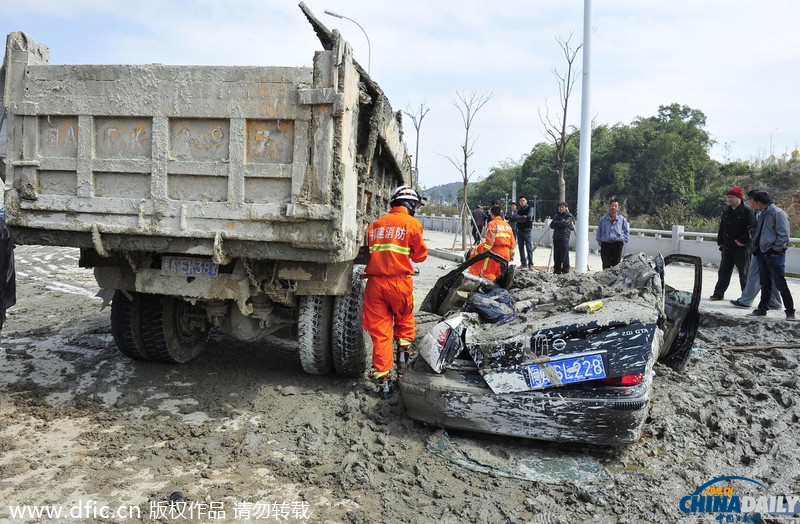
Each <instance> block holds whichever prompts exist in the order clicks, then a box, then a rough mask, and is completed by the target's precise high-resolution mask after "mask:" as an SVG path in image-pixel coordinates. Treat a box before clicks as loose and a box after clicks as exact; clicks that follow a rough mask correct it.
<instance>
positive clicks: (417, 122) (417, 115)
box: [403, 101, 430, 189]
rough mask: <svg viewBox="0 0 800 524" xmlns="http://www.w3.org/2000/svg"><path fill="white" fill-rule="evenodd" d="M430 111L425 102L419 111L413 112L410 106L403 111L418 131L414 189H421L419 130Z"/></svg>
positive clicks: (412, 183) (413, 176)
mask: <svg viewBox="0 0 800 524" xmlns="http://www.w3.org/2000/svg"><path fill="white" fill-rule="evenodd" d="M428 111H430V108H429V107H427V106H426V105H425V102H424V101H423V102H422V103H421V104H420V105H419V111H413V112H412V111H411V107H410V106H407V107H406V110H405V111H403V112H404V113H405V114H407V115H408V116H409V117H411V121H412V122H414V129H416V130H417V145H416V148H415V150H414V173H413V175H412V180H411V187H413V188H414V189H419V128H420V126H421V125H422V119H423V118H425V115H427V114H428Z"/></svg>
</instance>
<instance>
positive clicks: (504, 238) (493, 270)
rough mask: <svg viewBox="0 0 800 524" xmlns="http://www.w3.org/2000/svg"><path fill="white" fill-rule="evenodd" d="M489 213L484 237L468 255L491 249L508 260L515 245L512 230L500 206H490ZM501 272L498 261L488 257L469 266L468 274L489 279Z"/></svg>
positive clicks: (494, 277)
mask: <svg viewBox="0 0 800 524" xmlns="http://www.w3.org/2000/svg"><path fill="white" fill-rule="evenodd" d="M489 215H490V216H491V217H492V220H491V221H490V222H489V223H488V224H487V225H486V238H485V239H483V242H481V243H480V244H478V246H477V247H476V248H475V249H473V250H472V252H471V253H470V255H469V256H470V257H474V256H476V255H480V254H481V253H484V252H486V251H492V252H493V253H497V254H498V255H500V256H501V257H503V258H505V259H506V260H509V261H510V260H511V257H512V254H513V253H514V248H515V247H516V242H514V231H513V230H512V229H511V226H510V225H509V224H508V222H506V221H505V220H503V210H502V209H501V208H500V206H492V208H491V209H490V210H489ZM501 272H502V268H501V267H500V263H499V262H497V261H495V260H492V259H490V258H484V259H483V260H479V261H478V262H475V263H474V264H472V265H471V266H470V267H469V273H470V274H472V275H475V276H479V277H483V278H486V279H489V280H495V279H496V278H497V277H499V276H500V273H501Z"/></svg>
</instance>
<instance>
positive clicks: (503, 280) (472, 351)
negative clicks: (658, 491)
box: [399, 253, 702, 446]
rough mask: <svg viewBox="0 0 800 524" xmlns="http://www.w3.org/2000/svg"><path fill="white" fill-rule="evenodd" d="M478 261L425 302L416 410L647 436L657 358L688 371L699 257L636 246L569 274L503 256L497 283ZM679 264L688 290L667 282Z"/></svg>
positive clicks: (529, 428)
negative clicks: (652, 252) (601, 265)
mask: <svg viewBox="0 0 800 524" xmlns="http://www.w3.org/2000/svg"><path fill="white" fill-rule="evenodd" d="M492 255H493V254H486V253H485V254H483V256H492ZM498 258H499V257H498ZM476 260H477V259H476V258H473V259H471V260H468V261H466V262H465V263H463V264H462V265H460V266H459V267H457V268H456V269H455V270H453V271H451V272H450V273H448V274H447V275H445V276H443V277H442V278H441V279H439V281H438V282H437V283H436V285H435V286H434V287H433V288H432V289H431V291H430V292H429V293H428V295H427V296H426V298H425V300H424V301H423V303H422V304H421V306H420V313H419V315H418V336H417V339H416V340H415V342H414V349H415V351H413V353H412V354H413V355H414V357H413V358H412V360H411V362H410V363H409V365H408V367H407V369H406V370H405V371H404V373H403V374H402V376H401V378H400V379H399V385H400V391H401V395H402V399H403V403H404V404H405V407H406V410H407V413H408V415H409V416H410V417H411V418H413V419H416V420H418V421H420V422H423V423H426V424H430V425H434V426H438V427H444V428H453V429H460V430H468V431H475V432H482V433H492V434H499V435H509V436H515V437H525V438H532V439H540V440H548V441H558V442H582V443H589V444H599V445H612V446H616V445H623V444H629V443H632V442H635V441H636V440H638V439H639V438H640V437H641V435H642V430H643V426H644V423H645V420H646V418H647V414H648V411H649V407H650V402H651V398H652V389H653V377H654V375H655V371H654V366H655V364H656V362H657V361H660V362H661V363H662V364H665V365H667V366H669V367H671V368H673V369H675V370H677V371H683V369H684V368H685V366H686V364H687V362H688V360H689V357H690V353H691V349H692V344H693V342H694V338H695V335H696V333H697V328H698V325H699V312H698V307H699V303H700V297H701V295H702V289H701V286H702V262H701V259H700V258H699V257H695V256H690V255H679V254H676V255H669V256H667V257H662V256H661V255H659V256H657V257H649V256H647V255H644V254H634V255H629V256H628V257H626V258H625V259H624V260H623V261H622V262H621V263H620V264H619V265H618V266H616V267H614V268H611V269H609V270H606V271H601V272H595V273H587V274H574V273H571V274H567V275H560V276H558V275H554V274H551V273H546V272H538V271H526V272H520V273H516V274H515V272H514V266H513V265H509V264H508V263H507V262H505V261H504V260H502V262H501V264H503V265H504V266H505V269H504V271H503V273H502V274H501V276H500V277H499V278H498V279H497V280H496V281H495V282H490V281H487V280H485V279H482V278H479V277H474V276H472V275H470V274H468V273H466V272H465V271H464V270H465V269H466V268H468V267H469V266H470V265H471V264H473V263H474V262H475V261H476ZM498 261H500V260H498ZM672 264H675V266H673V267H675V268H681V270H682V271H683V274H684V275H687V274H688V275H690V276H689V278H688V280H689V282H690V285H689V286H686V285H685V281H686V280H687V279H686V278H684V279H683V280H684V285H683V289H681V288H680V286H676V287H672V286H670V285H669V282H665V266H670V265H672ZM669 274H670V273H668V275H669ZM692 277H693V283H692ZM687 287H688V289H685V288H687Z"/></svg>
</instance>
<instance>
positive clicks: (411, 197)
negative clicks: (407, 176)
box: [389, 186, 425, 216]
mask: <svg viewBox="0 0 800 524" xmlns="http://www.w3.org/2000/svg"><path fill="white" fill-rule="evenodd" d="M389 204H390V205H391V206H392V207H394V206H404V207H405V208H406V209H408V212H409V214H410V215H411V216H414V212H415V211H416V210H417V208H418V207H421V206H424V205H425V203H424V202H423V198H422V197H420V196H419V193H417V192H416V191H415V190H414V188H412V187H409V186H400V187H398V188H397V189H395V190H394V193H392V198H391V200H390V201H389Z"/></svg>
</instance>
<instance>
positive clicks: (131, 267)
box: [0, 4, 411, 375]
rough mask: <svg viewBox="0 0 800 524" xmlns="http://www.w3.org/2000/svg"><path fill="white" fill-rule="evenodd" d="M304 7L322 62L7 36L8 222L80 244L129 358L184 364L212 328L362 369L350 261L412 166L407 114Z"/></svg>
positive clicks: (0, 75)
mask: <svg viewBox="0 0 800 524" xmlns="http://www.w3.org/2000/svg"><path fill="white" fill-rule="evenodd" d="M300 8H301V10H302V11H303V12H304V14H305V16H306V18H307V19H308V20H309V22H311V25H312V27H313V29H314V31H315V32H316V34H317V36H318V37H319V39H320V42H321V44H322V47H323V50H321V51H317V52H316V53H315V54H314V56H313V65H312V66H311V67H279V66H268V67H239V66H227V67H216V66H214V67H211V66H166V65H159V64H150V65H55V64H50V63H49V49H48V48H47V47H46V46H44V45H42V44H39V43H36V42H35V41H34V40H33V39H32V38H31V37H30V36H29V35H27V34H25V33H22V32H16V33H11V34H9V35H8V38H7V43H6V55H5V59H4V61H3V67H2V69H0V86H2V90H0V97H2V99H0V105H2V107H3V115H4V117H3V125H2V129H5V135H6V138H7V141H6V142H5V144H6V146H7V147H6V148H5V155H4V156H5V157H6V158H5V159H4V162H3V163H0V165H3V166H4V173H3V175H4V180H5V195H4V196H5V206H6V220H7V223H8V225H9V227H10V229H11V232H12V234H13V236H14V239H15V241H16V242H17V243H23V244H41V245H59V246H72V247H76V248H80V250H81V256H80V265H81V266H83V267H90V268H94V272H95V277H96V279H97V281H98V284H99V286H100V288H101V295H102V296H103V297H104V299H105V301H106V302H109V301H110V302H111V306H112V315H111V322H112V327H113V332H114V338H115V340H116V342H117V345H118V347H119V348H120V350H121V351H122V352H123V353H125V354H126V355H128V356H130V357H132V358H136V359H141V360H162V361H167V362H185V361H186V360H189V359H190V358H192V357H193V356H195V355H196V354H197V352H198V351H199V350H200V349H201V348H202V345H203V342H204V340H205V336H206V333H207V332H208V330H209V329H211V328H212V327H213V328H216V329H219V330H222V331H224V332H226V333H229V334H230V335H232V336H234V337H236V338H237V339H240V340H257V339H260V338H263V337H265V336H267V335H270V334H273V333H276V332H278V331H281V332H285V331H289V332H290V333H292V334H294V335H296V336H297V338H298V344H299V349H300V354H301V361H302V362H303V367H304V369H306V371H309V372H312V373H326V372H328V371H330V370H332V369H333V367H334V365H335V367H336V369H337V370H338V371H340V372H343V373H346V374H351V375H356V374H358V373H359V372H360V371H361V370H363V368H364V363H363V361H364V356H365V354H366V353H367V352H368V351H367V349H366V348H365V345H364V341H363V336H362V335H363V334H362V333H361V330H360V326H359V323H358V318H359V316H360V307H361V296H360V289H361V288H360V286H361V285H362V283H361V282H359V281H358V279H357V277H358V275H359V271H360V268H358V267H355V269H354V262H355V261H356V260H357V257H358V255H359V253H360V250H361V247H362V246H363V245H364V241H365V232H366V229H367V227H368V225H369V224H370V223H371V222H372V221H373V220H375V219H376V218H377V217H379V216H380V215H381V214H383V213H385V212H386V211H387V210H388V204H389V198H390V197H391V194H392V192H393V190H394V188H396V187H397V186H399V185H402V184H404V183H407V182H408V180H409V179H410V172H411V171H410V164H409V158H408V154H407V151H406V146H405V143H404V142H403V140H402V138H403V137H402V135H403V133H402V126H401V122H400V113H395V112H394V111H393V110H392V108H391V106H390V104H389V102H388V100H387V99H386V97H385V95H384V94H383V91H382V90H381V89H380V87H379V86H378V85H377V84H376V83H375V82H374V81H373V80H372V79H371V78H370V77H369V75H368V74H367V73H366V72H365V71H364V70H363V69H362V68H361V67H360V66H359V64H358V62H356V61H355V60H354V59H353V53H352V49H351V47H350V45H349V44H348V43H347V42H346V41H344V40H343V39H342V38H341V37H340V35H339V33H338V32H337V31H330V30H328V29H327V28H326V27H325V26H324V25H323V24H321V23H320V22H319V20H317V19H316V18H315V17H314V16H313V14H311V12H310V11H309V10H308V9H307V8H306V7H305V6H304V5H303V4H300ZM0 151H2V150H0ZM354 277H356V278H354ZM332 355H333V356H332Z"/></svg>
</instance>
